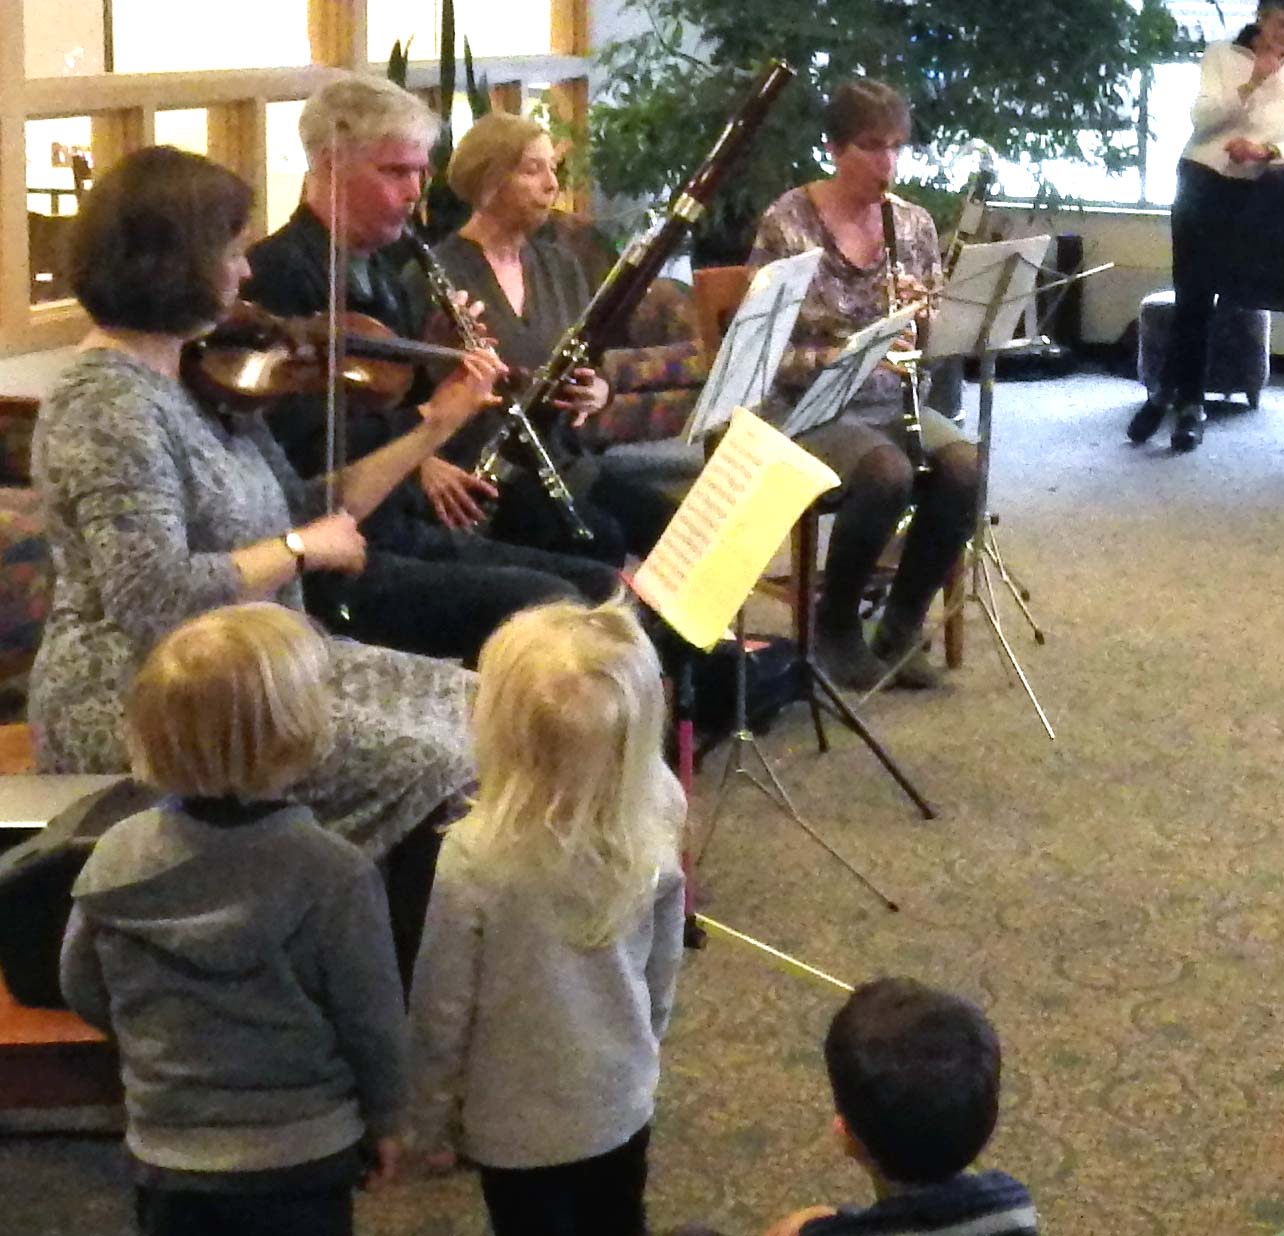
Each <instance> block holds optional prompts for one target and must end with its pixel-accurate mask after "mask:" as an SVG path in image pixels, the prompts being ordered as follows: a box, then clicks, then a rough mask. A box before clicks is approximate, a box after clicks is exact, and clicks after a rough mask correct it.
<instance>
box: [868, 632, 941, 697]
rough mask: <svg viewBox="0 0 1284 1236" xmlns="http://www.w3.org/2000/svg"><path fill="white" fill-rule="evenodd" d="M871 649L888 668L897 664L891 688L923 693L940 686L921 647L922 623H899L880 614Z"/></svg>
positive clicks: (935, 670)
mask: <svg viewBox="0 0 1284 1236" xmlns="http://www.w3.org/2000/svg"><path fill="white" fill-rule="evenodd" d="M871 647H872V649H873V652H874V655H875V656H876V657H878V659H879V660H880V661H883V662H884V663H886V665H887V666H888V667H889V668H890V667H891V666H893V665H897V664H898V663H899V667H898V668H897V670H896V673H895V675H894V676H893V677H892V685H893V686H897V687H905V688H906V689H907V690H910V691H925V690H929V689H931V688H932V687H939V686H940V685H941V675H940V671H939V670H937V668H936V666H934V665H933V664H932V663H931V661H929V660H928V656H927V650H926V648H925V647H924V640H923V624H922V623H901V622H898V621H897V620H896V619H895V618H894V617H892V618H889V617H888V616H887V614H884V615H883V620H882V622H880V623H879V624H878V630H877V631H876V632H875V634H874V639H873V642H872V645H871Z"/></svg>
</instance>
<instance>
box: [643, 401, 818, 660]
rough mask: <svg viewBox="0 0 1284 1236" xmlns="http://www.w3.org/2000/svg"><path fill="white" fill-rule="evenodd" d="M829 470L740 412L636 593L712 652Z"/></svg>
mask: <svg viewBox="0 0 1284 1236" xmlns="http://www.w3.org/2000/svg"><path fill="white" fill-rule="evenodd" d="M839 484H840V482H839V479H838V476H837V474H836V473H835V472H834V471H833V469H831V468H829V467H827V466H826V465H825V464H823V463H821V462H820V460H819V459H817V458H816V457H815V456H814V455H811V454H809V453H808V452H807V451H805V450H803V448H802V447H801V446H798V445H797V444H796V443H794V442H791V441H790V440H789V439H788V438H787V437H785V435H784V434H782V433H781V432H780V431H779V430H778V429H773V428H772V426H770V425H769V424H767V422H766V421H764V420H762V419H761V418H759V417H757V416H755V415H754V414H753V413H752V412H749V411H747V410H746V409H744V408H737V409H736V410H735V411H734V412H733V413H732V414H731V427H730V428H729V429H728V430H727V433H726V436H725V437H724V438H723V439H722V442H721V443H719V445H718V449H717V450H716V451H715V452H714V453H713V457H712V458H711V459H710V460H709V462H708V464H706V465H705V469H704V471H703V472H701V473H700V476H699V478H698V479H697V481H696V483H695V484H694V485H693V486H692V487H691V490H690V492H689V493H688V494H687V496H686V498H685V499H684V500H683V502H682V505H681V506H680V507H679V508H678V512H677V514H676V515H674V517H673V519H672V521H671V522H670V523H669V526H668V527H667V528H666V529H665V531H664V535H663V536H662V537H661V538H660V540H659V542H658V543H657V544H656V546H655V548H654V549H653V550H652V551H651V553H650V554H649V555H648V557H647V560H646V561H645V562H644V563H643V564H642V565H641V566H640V567H639V568H638V571H637V574H636V575H635V576H634V579H633V587H634V589H635V591H636V592H637V594H638V595H639V596H640V597H641V598H642V599H643V600H644V601H645V602H646V603H647V604H648V605H650V606H651V608H652V609H654V610H655V611H656V612H657V613H658V614H659V615H660V617H661V618H663V619H664V620H665V621H666V622H667V623H668V624H669V625H670V626H671V627H673V629H674V630H675V631H677V632H678V634H679V635H681V636H682V637H683V638H684V639H685V640H686V641H687V642H688V643H691V644H694V645H695V646H696V647H697V648H712V647H713V646H714V644H716V643H717V642H718V640H719V639H721V638H722V635H723V633H724V632H725V631H726V629H727V626H728V625H729V624H730V623H731V621H732V619H733V618H734V617H735V615H736V611H737V610H738V609H739V608H740V606H741V605H743V604H744V601H745V598H746V597H747V596H748V595H749V592H750V590H751V589H752V588H753V586H754V584H755V583H757V582H758V577H759V576H760V575H761V574H762V572H763V570H764V569H765V568H766V566H767V563H768V562H770V561H771V559H772V557H773V556H774V555H775V553H776V550H777V549H778V548H779V547H780V543H781V541H783V540H784V539H785V537H786V536H787V535H788V534H789V530H790V528H792V527H793V525H794V523H795V521H796V520H797V519H798V517H799V516H800V515H801V514H802V513H803V511H804V510H805V509H806V508H807V507H808V506H809V505H810V504H811V503H812V502H814V501H815V500H816V498H817V497H819V496H820V495H821V494H823V493H824V492H825V491H826V490H828V489H834V488H836V487H837V486H838V485H839Z"/></svg>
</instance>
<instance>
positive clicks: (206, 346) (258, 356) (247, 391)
mask: <svg viewBox="0 0 1284 1236" xmlns="http://www.w3.org/2000/svg"><path fill="white" fill-rule="evenodd" d="M339 322H340V324H341V326H342V329H343V336H342V338H343V352H344V358H343V372H342V374H341V375H340V376H341V377H342V379H343V385H344V389H345V390H346V392H347V394H348V397H349V399H350V400H351V401H352V402H353V404H354V406H356V407H359V408H365V409H367V410H378V409H383V408H392V407H396V406H397V404H398V403H400V402H401V401H402V400H404V399H405V397H406V393H407V391H409V389H410V384H411V382H412V381H413V380H414V370H415V366H416V365H422V364H424V363H425V362H428V361H440V360H442V359H449V360H458V359H459V358H460V357H462V356H463V355H464V353H463V352H462V351H460V350H459V349H458V348H447V347H441V346H439V345H438V344H432V343H422V342H419V341H418V340H414V339H403V338H402V337H401V336H400V335H397V334H395V333H394V332H393V331H391V330H389V329H388V327H386V326H385V325H384V324H383V323H382V322H380V321H378V320H376V319H375V318H372V317H368V316H367V315H366V314H363V313H343V314H341V315H340V317H339ZM329 341H330V340H329V324H328V319H327V315H325V314H317V315H315V316H313V317H294V318H291V317H280V316H278V315H276V314H273V313H270V312H269V311H268V310H266V309H264V308H263V307H262V306H260V305H255V304H252V303H251V302H249V301H243V300H242V301H237V302H236V304H235V306H233V308H232V311H231V312H230V313H229V314H228V316H227V317H226V318H225V319H224V320H223V321H222V322H220V323H219V324H218V325H217V326H216V327H215V328H214V329H213V330H212V331H211V332H210V333H209V334H208V335H205V336H203V337H202V338H200V339H198V340H195V341H194V342H193V343H192V344H190V345H188V348H187V349H186V350H185V351H184V355H183V377H184V379H185V380H186V381H187V382H188V384H189V385H190V386H191V387H192V388H193V389H194V390H196V391H197V392H198V393H200V394H203V395H208V396H209V397H211V398H212V399H214V400H217V401H221V402H223V403H224V404H229V405H231V406H232V407H238V406H239V407H257V406H258V405H260V404H262V403H264V402H267V401H270V400H273V399H279V398H281V397H283V396H286V395H323V394H325V393H326V391H327V390H328V389H329V386H330V381H331V375H330V372H329V365H328V363H327V361H328V356H329V352H330V349H329Z"/></svg>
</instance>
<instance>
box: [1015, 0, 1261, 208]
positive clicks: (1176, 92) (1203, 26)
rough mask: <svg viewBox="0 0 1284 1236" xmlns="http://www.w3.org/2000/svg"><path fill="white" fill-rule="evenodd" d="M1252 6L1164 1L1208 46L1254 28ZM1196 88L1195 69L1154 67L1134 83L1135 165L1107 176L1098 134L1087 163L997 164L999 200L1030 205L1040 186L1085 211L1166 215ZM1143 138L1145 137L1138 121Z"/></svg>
mask: <svg viewBox="0 0 1284 1236" xmlns="http://www.w3.org/2000/svg"><path fill="white" fill-rule="evenodd" d="M1256 9H1257V0H1219V3H1217V4H1210V3H1208V0H1168V11H1169V12H1170V13H1171V14H1172V16H1173V18H1174V19H1175V20H1176V21H1177V23H1178V25H1180V26H1182V27H1183V28H1185V29H1186V30H1187V31H1188V32H1189V33H1190V34H1192V35H1194V36H1199V37H1202V38H1203V39H1204V40H1206V41H1213V40H1216V39H1229V38H1234V37H1235V35H1237V34H1238V33H1239V31H1240V30H1241V29H1242V28H1243V27H1244V26H1245V25H1247V24H1248V23H1249V22H1250V21H1252V20H1253V15H1254V13H1255V12H1256ZM1198 87H1199V65H1198V64H1197V63H1195V62H1182V63H1177V64H1156V65H1155V66H1154V67H1153V69H1152V71H1151V73H1150V74H1149V79H1148V80H1146V81H1142V80H1140V79H1139V80H1137V81H1135V82H1134V83H1133V90H1132V96H1133V98H1134V100H1135V106H1136V115H1137V126H1138V131H1137V133H1136V138H1135V140H1136V142H1137V144H1138V149H1139V151H1140V153H1141V159H1140V162H1139V165H1138V166H1136V167H1132V168H1128V169H1126V170H1125V171H1122V172H1115V173H1109V172H1107V171H1106V170H1105V169H1104V168H1103V167H1101V165H1100V163H1098V162H1093V161H1090V160H1091V156H1092V154H1093V152H1094V150H1096V149H1098V148H1099V147H1100V138H1099V137H1098V136H1097V135H1096V134H1095V133H1083V134H1081V136H1080V141H1081V145H1082V148H1083V150H1084V153H1085V155H1086V156H1088V157H1087V158H1085V159H1083V160H1077V159H1056V160H1050V161H1049V162H1047V163H1045V164H1044V165H1043V167H1042V168H1041V169H1036V168H1034V167H1033V166H1031V165H1030V164H1029V163H1028V162H1024V163H1023V162H1009V161H1003V162H1001V163H1000V164H999V167H998V173H999V185H1000V187H1001V192H1002V194H1003V196H1005V197H1009V198H1018V199H1020V198H1027V199H1028V198H1032V197H1034V195H1035V194H1036V193H1037V192H1038V191H1039V185H1040V180H1041V179H1042V181H1043V182H1045V183H1046V184H1047V185H1049V186H1051V187H1052V188H1053V189H1054V190H1055V191H1056V192H1057V193H1058V194H1060V195H1062V196H1064V197H1070V198H1075V199H1077V200H1079V201H1081V202H1083V203H1085V204H1088V205H1114V206H1125V207H1126V206H1141V207H1164V206H1169V205H1171V204H1172V200H1173V194H1174V193H1175V192H1176V188H1177V160H1178V158H1179V157H1180V155H1181V151H1182V149H1183V147H1184V146H1185V145H1186V141H1187V139H1188V138H1189V137H1190V109H1191V104H1192V103H1193V102H1194V99H1195V93H1196V91H1197V89H1198ZM1143 116H1144V117H1145V118H1146V121H1147V126H1146V127H1147V130H1148V131H1145V132H1143V131H1141V130H1142V117H1143Z"/></svg>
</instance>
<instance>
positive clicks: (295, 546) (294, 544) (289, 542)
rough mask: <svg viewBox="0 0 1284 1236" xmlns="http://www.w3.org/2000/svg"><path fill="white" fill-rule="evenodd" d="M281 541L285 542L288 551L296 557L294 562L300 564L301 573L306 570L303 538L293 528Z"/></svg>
mask: <svg viewBox="0 0 1284 1236" xmlns="http://www.w3.org/2000/svg"><path fill="white" fill-rule="evenodd" d="M281 540H282V541H283V542H284V544H285V547H286V549H288V550H289V551H290V553H292V554H293V555H294V561H295V562H296V563H298V567H299V571H300V572H302V571H304V570H306V569H307V568H306V564H305V562H304V558H303V538H302V537H301V536H300V535H299V534H298V533H297V532H295V531H294V529H293V528H291V529H290V531H289V532H287V533H286V534H285V535H284V536H283V537H282V538H281Z"/></svg>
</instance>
